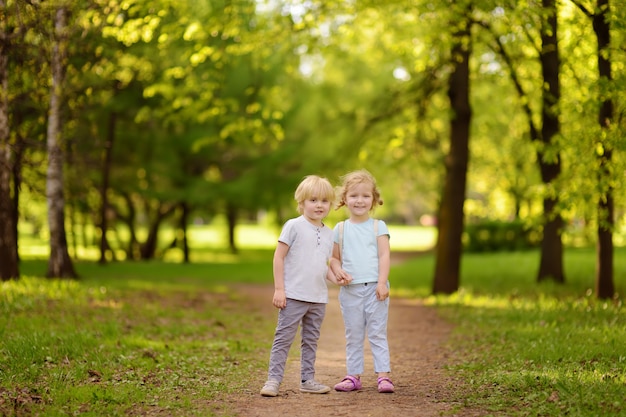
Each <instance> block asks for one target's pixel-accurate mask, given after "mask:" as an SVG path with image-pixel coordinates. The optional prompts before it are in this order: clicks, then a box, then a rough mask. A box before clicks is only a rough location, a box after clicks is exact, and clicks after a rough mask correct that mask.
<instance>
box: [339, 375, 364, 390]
mask: <svg viewBox="0 0 626 417" xmlns="http://www.w3.org/2000/svg"><path fill="white" fill-rule="evenodd" d="M361 387H362V385H361V380H360V379H359V378H355V377H353V376H352V375H346V377H345V378H344V379H342V380H341V382H340V383H338V384H337V385H335V390H336V391H342V392H348V391H357V390H360V389H361Z"/></svg>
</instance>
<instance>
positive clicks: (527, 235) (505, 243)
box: [463, 220, 541, 252]
mask: <svg viewBox="0 0 626 417" xmlns="http://www.w3.org/2000/svg"><path fill="white" fill-rule="evenodd" d="M540 241H541V239H540V236H539V235H538V234H537V233H536V232H533V231H532V230H529V229H528V226H526V225H525V224H524V222H522V221H519V220H518V221H512V222H503V221H481V222H473V223H470V224H468V225H467V226H465V234H464V236H463V243H464V249H465V251H467V252H490V251H498V250H509V251H514V250H522V249H529V248H532V247H537V246H538V245H539V243H540Z"/></svg>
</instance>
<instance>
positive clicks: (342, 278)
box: [335, 268, 352, 286]
mask: <svg viewBox="0 0 626 417" xmlns="http://www.w3.org/2000/svg"><path fill="white" fill-rule="evenodd" d="M335 277H336V278H337V285H340V286H344V285H348V284H350V283H351V282H352V275H350V274H348V273H347V272H346V271H344V270H343V269H342V268H340V269H339V271H338V272H337V273H336V274H335Z"/></svg>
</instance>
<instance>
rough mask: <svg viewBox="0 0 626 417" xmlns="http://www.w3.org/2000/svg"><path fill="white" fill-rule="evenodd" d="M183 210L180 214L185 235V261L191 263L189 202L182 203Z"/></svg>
mask: <svg viewBox="0 0 626 417" xmlns="http://www.w3.org/2000/svg"><path fill="white" fill-rule="evenodd" d="M181 205H182V209H183V212H182V214H181V216H180V227H181V229H182V232H183V233H182V235H183V236H182V237H183V261H184V263H186V264H188V263H189V241H188V240H187V224H189V212H190V210H189V204H187V203H182V204H181Z"/></svg>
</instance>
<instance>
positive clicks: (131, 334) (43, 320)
mask: <svg viewBox="0 0 626 417" xmlns="http://www.w3.org/2000/svg"><path fill="white" fill-rule="evenodd" d="M268 254H270V252H266V253H265V254H264V255H263V261H264V262H263V270H261V269H260V266H261V262H260V257H261V255H260V254H258V253H250V254H247V255H246V256H244V257H242V258H240V259H238V260H237V263H233V262H230V263H224V264H204V265H177V264H172V263H164V262H153V263H145V264H144V263H113V264H110V265H107V266H104V267H103V266H98V265H97V264H95V263H85V262H81V263H77V265H76V268H77V270H78V272H79V273H80V275H81V280H79V281H58V280H46V279H44V278H40V277H37V276H36V273H35V272H33V271H45V262H42V261H26V262H23V264H22V269H23V271H24V272H26V271H28V275H25V276H24V277H23V278H22V279H20V280H19V281H16V282H5V283H2V284H1V285H2V288H1V292H0V312H1V315H0V340H2V341H3V342H2V345H1V347H0V415H42V416H43V415H46V416H66V415H77V414H80V415H86V416H90V415H92V416H102V415H107V416H125V415H129V413H130V411H129V410H132V413H131V414H132V415H142V414H150V413H155V414H158V415H170V416H193V415H201V416H206V415H212V413H213V412H215V410H216V407H223V405H220V403H219V401H217V400H218V399H219V396H220V395H223V394H224V393H227V392H232V391H234V390H240V389H242V388H243V386H242V384H245V382H244V381H246V377H247V375H248V374H249V373H250V372H254V371H256V370H259V369H260V368H261V367H265V366H266V363H265V362H266V360H265V359H266V357H267V350H268V346H269V345H271V337H272V335H273V328H274V326H275V323H274V322H269V321H268V320H267V319H266V318H264V317H260V316H259V315H255V314H254V313H253V312H250V311H249V310H247V309H242V308H241V306H242V305H245V304H246V300H243V299H241V298H240V296H239V295H238V294H236V293H233V292H232V291H228V289H227V287H226V285H225V283H227V282H236V281H237V280H239V281H248V282H255V281H261V280H263V281H265V282H268V279H270V280H271V276H268V274H269V273H271V267H269V268H268V267H267V264H268V259H271V257H270V258H268V257H267V256H268ZM246 388H247V387H246ZM222 412H223V410H222ZM220 415H223V414H220Z"/></svg>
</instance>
